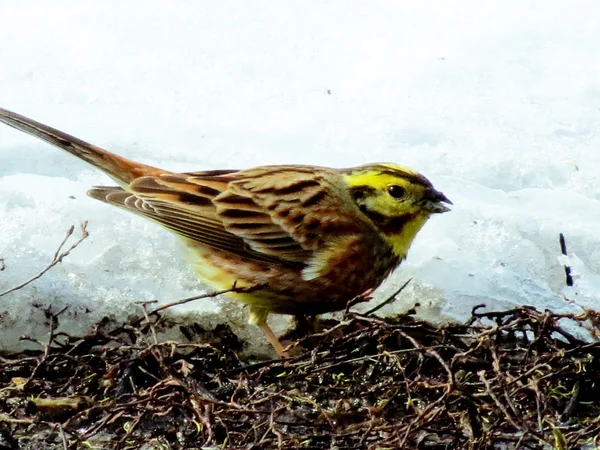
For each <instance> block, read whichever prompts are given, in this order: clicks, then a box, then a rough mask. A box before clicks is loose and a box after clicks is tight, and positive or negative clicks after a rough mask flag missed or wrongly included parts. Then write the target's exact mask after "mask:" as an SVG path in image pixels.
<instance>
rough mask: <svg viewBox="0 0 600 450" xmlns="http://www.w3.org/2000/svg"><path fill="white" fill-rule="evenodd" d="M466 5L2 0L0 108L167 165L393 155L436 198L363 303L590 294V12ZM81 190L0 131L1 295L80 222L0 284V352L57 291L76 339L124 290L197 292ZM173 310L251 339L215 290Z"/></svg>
mask: <svg viewBox="0 0 600 450" xmlns="http://www.w3.org/2000/svg"><path fill="white" fill-rule="evenodd" d="M482 3H483V2H477V1H458V2H453V3H452V6H450V5H449V4H448V3H447V2H445V1H443V0H440V1H426V2H416V3H414V4H409V3H406V2H394V1H375V2H368V3H367V2H359V1H330V2H321V1H316V0H315V1H303V2H297V1H288V2H278V3H275V2H270V1H256V2H245V1H233V0H231V1H223V2H217V3H216V2H207V1H206V2H205V1H200V2H179V3H177V6H176V7H175V6H173V5H171V4H169V3H165V2H159V1H156V0H146V1H143V2H142V1H131V2H125V3H124V2H117V1H108V0H107V1H104V2H77V1H72V0H64V1H62V2H60V3H59V4H56V3H52V4H50V3H46V2H42V1H40V0H37V1H35V2H34V1H31V2H27V3H23V2H16V1H5V2H3V4H2V7H1V9H2V14H0V25H1V26H0V42H1V43H2V44H0V67H2V70H1V71H0V99H1V100H0V102H1V103H0V106H2V107H5V108H8V109H11V110H13V111H16V112H19V113H21V114H24V115H26V116H29V117H32V118H34V119H36V120H38V121H41V122H43V123H47V124H49V125H51V126H54V127H56V128H58V129H61V130H64V131H66V132H68V133H70V134H73V135H75V136H78V137H80V138H82V139H85V140H87V141H89V142H93V143H95V144H97V145H100V146H102V147H105V148H108V149H110V150H112V151H114V152H116V153H118V154H121V155H123V156H126V157H128V158H131V159H134V160H137V161H140V162H145V163H149V164H153V165H157V166H160V167H165V168H169V169H171V170H182V171H192V170H203V169H216V168H244V167H252V166H257V165H262V164H278V163H302V164H315V165H327V166H337V167H347V166H352V165H358V164H363V163H366V162H373V161H391V162H396V163H400V164H403V165H407V166H409V167H411V168H414V169H416V170H419V171H420V172H422V173H424V174H425V175H426V176H428V177H429V178H430V179H431V180H432V182H433V183H434V185H435V186H436V187H437V188H438V189H439V190H441V191H443V192H444V193H445V194H446V195H447V196H448V197H449V198H450V199H451V200H452V201H453V202H454V204H455V206H454V207H453V211H452V212H450V213H447V214H444V215H440V216H436V217H433V218H432V219H431V220H430V222H429V223H428V224H427V225H426V226H425V228H424V229H423V230H422V232H421V233H420V234H419V236H418V237H417V239H416V241H415V243H414V245H413V247H412V249H411V251H410V253H409V257H408V260H407V261H405V263H404V264H403V266H402V267H401V268H400V269H399V270H398V271H396V272H395V274H394V275H393V276H392V277H391V278H390V279H389V280H388V281H387V282H386V284H385V285H384V286H383V287H382V288H381V289H379V290H378V291H377V294H376V297H375V300H373V302H377V301H380V300H381V299H383V298H385V296H386V294H389V293H391V292H393V291H394V290H395V288H396V287H397V286H399V285H400V284H402V283H403V282H404V281H405V280H406V279H407V278H409V277H414V279H413V281H412V283H411V284H409V286H408V287H407V289H406V291H405V292H403V293H402V294H401V295H400V296H399V298H398V300H397V301H396V302H395V303H393V304H392V305H391V306H386V307H385V308H384V309H383V310H382V312H383V313H385V314H393V313H395V312H398V311H404V310H406V309H407V308H409V307H411V306H412V305H413V304H414V303H415V302H419V303H420V305H421V306H420V308H419V312H420V314H422V315H423V316H425V317H428V318H431V319H434V320H448V319H453V320H464V319H465V318H466V317H467V316H468V314H469V312H470V310H471V308H472V307H473V306H474V305H476V304H479V303H486V304H487V306H488V308H490V309H496V308H503V307H510V306H514V305H523V304H528V305H533V306H536V307H538V308H541V309H545V308H548V309H552V310H555V311H578V310H579V309H578V306H577V305H581V306H587V307H592V308H598V307H600V305H599V304H598V302H599V301H600V300H599V299H600V295H599V290H600V246H599V245H598V242H599V241H600V231H599V226H598V224H599V223H600V181H599V177H598V174H599V173H600V59H599V58H598V54H600V29H599V28H598V26H597V17H598V13H599V12H600V6H599V5H598V4H597V3H596V2H593V1H581V2H578V3H576V4H574V3H569V2H565V1H559V0H548V1H543V2H542V1H516V0H510V1H505V2H488V3H486V4H482ZM102 184H112V182H111V181H110V180H109V179H108V178H107V177H105V176H104V175H102V174H101V173H99V172H98V171H97V170H95V169H94V168H91V167H89V166H87V165H85V164H84V163H82V162H80V161H78V160H76V159H75V158H72V157H70V156H69V155H67V154H65V153H64V152H62V151H60V150H58V149H55V148H52V147H50V146H48V145H46V144H43V143H42V142H41V141H38V140H36V139H33V138H31V137H29V136H27V135H25V134H22V133H20V132H17V131H15V130H12V129H10V128H8V127H5V126H1V127H0V230H2V231H1V232H0V258H2V259H3V261H4V265H5V269H4V270H3V271H0V292H3V291H5V290H7V289H10V288H11V287H13V286H15V285H16V284H19V283H20V282H23V281H25V280H27V279H28V278H30V277H32V276H33V275H35V274H36V273H38V272H39V271H40V270H42V269H43V268H44V267H45V266H46V265H47V264H48V263H49V262H50V261H51V260H52V258H53V256H54V252H55V251H56V248H57V246H58V245H59V243H60V242H61V241H62V239H63V237H64V234H65V232H66V230H67V229H68V228H69V227H70V226H71V225H76V226H78V224H80V223H81V222H83V221H85V220H87V221H89V225H88V230H89V232H90V237H89V238H88V239H87V240H85V241H84V242H83V243H82V244H81V245H80V246H79V247H78V248H77V249H75V250H74V251H73V253H72V254H70V255H69V256H68V257H67V258H66V259H65V260H64V261H63V262H62V263H61V264H58V265H57V266H56V267H54V268H53V269H52V270H50V271H49V272H48V273H47V274H46V275H44V277H42V278H41V279H39V280H37V281H35V282H34V283H32V284H30V285H28V286H27V287H26V288H24V289H21V290H19V291H17V292H14V293H12V294H9V295H6V296H3V297H0V347H1V348H4V349H17V348H20V347H22V346H23V345H25V343H23V342H22V341H19V339H18V338H19V336H21V335H29V336H31V337H34V338H37V339H45V338H46V336H47V332H48V324H47V319H46V318H45V316H44V312H43V309H44V308H51V310H52V311H54V312H57V311H60V310H61V309H62V308H63V307H64V306H67V305H68V309H67V310H66V311H65V312H63V313H62V314H61V315H60V330H64V331H68V332H70V333H74V334H77V333H85V332H87V331H89V330H90V325H91V324H92V323H94V322H96V321H97V320H99V319H101V318H102V317H104V316H106V315H111V316H113V317H115V318H117V319H118V320H122V319H124V318H126V317H127V316H128V315H130V314H136V313H139V308H140V307H139V305H136V303H135V302H137V301H141V300H152V299H157V300H158V301H159V302H160V303H167V302H171V301H175V300H177V299H180V298H184V297H187V296H191V295H195V294H198V293H201V292H203V291H205V290H207V288H206V287H205V286H203V285H201V284H199V283H198V282H197V281H196V279H195V278H194V276H193V275H192V274H191V273H190V270H189V268H188V267H187V265H186V263H185V260H184V258H183V254H182V252H181V251H180V249H179V248H178V244H177V243H176V241H175V239H174V238H172V237H171V236H170V235H169V234H168V233H167V232H166V231H164V230H162V229H160V228H159V227H157V226H156V225H154V224H152V223H150V222H147V221H144V220H143V219H141V218H138V217H134V216H133V215H131V214H127V213H126V212H121V211H118V210H116V209H114V208H112V209H111V208H110V207H108V206H107V205H104V204H102V203H101V202H97V201H95V200H93V199H90V198H87V197H86V195H85V192H86V190H87V189H88V188H89V187H90V186H93V185H102ZM561 232H562V233H564V234H565V236H566V239H567V246H568V249H569V255H570V256H569V257H568V258H562V257H560V247H559V241H558V235H559V233H561ZM75 235H77V230H76V232H75ZM75 237H76V236H75ZM565 261H568V262H569V263H570V264H572V265H573V271H574V276H575V286H574V287H573V288H569V289H566V288H565V283H564V269H563V266H562V264H563V263H564V262H565ZM0 267H1V264H0ZM565 296H568V298H570V299H572V300H575V301H576V303H577V305H573V304H571V303H569V302H566V301H565V299H564V297H565ZM371 306H372V305H367V307H371ZM177 312H178V313H179V314H181V320H194V321H200V322H201V323H203V324H208V325H214V324H216V323H218V322H227V323H230V324H233V326H234V329H235V330H236V331H238V332H240V333H249V334H250V336H252V337H251V338H250V339H254V337H256V336H259V338H258V339H257V341H262V337H260V335H259V334H258V333H257V332H255V330H252V329H249V328H248V327H246V326H245V325H244V322H245V313H246V312H245V311H244V310H243V309H240V307H239V306H238V305H237V304H234V303H233V302H228V301H220V300H216V301H212V300H201V301H198V302H194V303H189V304H186V305H184V306H181V307H179V308H178V309H177ZM274 323H275V324H276V328H277V329H278V330H281V329H282V328H283V327H284V326H285V325H286V323H287V321H285V320H284V321H278V320H277V319H275V320H274Z"/></svg>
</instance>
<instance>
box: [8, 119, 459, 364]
mask: <svg viewBox="0 0 600 450" xmlns="http://www.w3.org/2000/svg"><path fill="white" fill-rule="evenodd" d="M0 122H3V123H5V124H7V125H9V126H11V127H13V128H16V129H18V130H21V131H23V132H25V133H27V134H30V135H33V136H36V137H38V138H40V139H42V140H44V141H46V142H48V143H50V144H53V145H55V146H57V147H60V148H62V149H64V150H66V151H67V152H69V153H71V154H72V155H74V156H77V157H78V158H80V159H82V160H84V161H86V162H88V163H90V164H92V165H93V166H96V167H97V168H99V169H100V170H102V171H103V172H105V173H106V174H107V175H108V176H110V177H111V178H112V179H113V180H114V181H115V182H116V183H117V184H118V185H119V186H118V187H117V186H111V187H103V186H101V187H94V188H92V189H91V190H89V191H88V195H90V196H91V197H93V198H95V199H98V200H101V201H103V202H106V203H108V204H111V205H114V206H118V207H120V208H122V209H125V210H128V211H131V212H133V213H136V214H138V215H140V216H143V217H146V218H148V219H150V220H153V221H154V222H156V223H158V224H160V225H162V226H163V227H165V228H166V229H168V230H170V231H172V232H173V233H175V234H176V235H178V236H179V238H180V239H182V240H183V242H184V244H185V248H186V250H187V254H188V257H189V260H190V262H191V264H192V265H193V268H194V269H195V271H196V272H197V273H198V275H199V277H200V279H201V280H202V281H204V282H205V283H206V284H208V285H211V286H212V287H213V288H216V289H223V290H225V289H231V288H232V287H234V286H235V290H234V291H232V292H230V293H229V294H228V295H229V297H232V298H234V299H236V300H239V301H242V302H244V303H246V304H248V305H249V306H250V318H249V322H250V323H252V324H254V325H257V326H259V327H260V328H261V329H262V330H263V331H264V332H265V334H266V336H267V338H268V340H269V342H270V343H271V344H272V345H273V347H274V348H275V350H276V351H277V353H278V354H279V355H280V356H282V357H283V356H285V352H284V348H283V346H282V345H281V343H280V342H279V340H278V338H277V337H276V336H275V334H274V333H273V331H272V330H271V329H270V328H269V326H268V325H267V316H268V315H269V313H278V314H292V315H297V316H301V315H306V316H314V315H318V314H322V313H326V312H332V311H339V310H342V309H344V308H345V307H346V305H347V303H348V302H349V301H351V300H353V299H355V298H358V297H360V296H361V295H366V294H365V293H369V292H372V291H373V290H374V289H375V288H377V287H378V286H379V285H380V284H381V283H382V282H383V281H384V280H385V279H386V278H387V277H388V275H390V273H391V272H392V271H393V270H394V269H395V268H396V267H397V266H398V265H399V264H400V263H401V262H402V260H404V259H405V258H406V254H407V252H408V249H409V247H410V245H411V243H412V242H413V239H414V238H415V236H416V234H417V233H418V232H419V230H420V229H421V227H422V226H423V225H424V224H425V222H426V221H427V219H428V218H429V217H430V216H431V215H432V214H435V213H443V212H446V211H449V208H448V207H447V206H446V205H444V203H446V204H452V202H451V201H450V200H448V198H447V197H446V196H445V195H444V194H442V193H441V192H439V191H437V190H435V189H434V187H433V186H432V184H431V183H430V182H429V180H428V179H427V178H425V177H424V176H423V175H421V174H419V173H417V172H415V171H413V170H410V169H408V168H406V167H402V166H399V165H396V164H391V163H377V164H367V165H363V166H359V167H352V168H348V169H334V168H329V167H317V166H308V165H280V166H262V167H255V168H252V169H246V170H229V169H227V170H210V171H203V172H189V173H177V172H171V171H168V170H163V169H159V168H156V167H152V166H148V165H145V164H141V163H138V162H135V161H130V160H128V159H125V158H123V157H121V156H118V155H116V154H114V153H111V152H109V151H107V150H104V149H102V148H100V147H96V146H94V145H92V144H89V143H87V142H85V141H82V140H81V139H78V138H76V137H73V136H70V135H68V134H66V133H63V132H61V131H58V130H56V129H54V128H51V127H49V126H46V125H43V124H41V123H39V122H36V121H34V120H32V119H29V118H27V117H24V116H22V115H20V114H16V113H13V112H11V111H8V110H5V109H1V108H0Z"/></svg>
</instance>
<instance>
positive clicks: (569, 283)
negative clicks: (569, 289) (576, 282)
mask: <svg viewBox="0 0 600 450" xmlns="http://www.w3.org/2000/svg"><path fill="white" fill-rule="evenodd" d="M558 241H559V242H560V251H561V253H562V254H563V255H565V256H567V243H566V241H565V235H564V234H562V233H560V234H559V237H558ZM565 276H566V282H567V286H573V276H572V275H571V268H570V267H569V266H567V265H565Z"/></svg>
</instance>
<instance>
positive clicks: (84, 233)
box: [0, 221, 89, 297]
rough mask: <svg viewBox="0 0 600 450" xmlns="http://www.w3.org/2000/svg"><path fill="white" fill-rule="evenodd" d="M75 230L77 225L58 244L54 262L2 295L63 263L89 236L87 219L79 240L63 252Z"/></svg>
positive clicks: (13, 290)
mask: <svg viewBox="0 0 600 450" xmlns="http://www.w3.org/2000/svg"><path fill="white" fill-rule="evenodd" d="M74 230H75V226H71V228H69V230H68V231H67V234H66V236H65V238H64V239H63V241H62V242H61V244H60V245H59V246H58V249H56V252H55V253H54V258H53V259H52V262H51V263H50V264H49V265H48V266H47V267H46V268H45V269H44V270H42V271H41V272H40V273H38V274H37V275H36V276H34V277H33V278H30V279H29V280H27V281H25V282H24V283H21V284H20V285H18V286H15V287H14V288H12V289H9V290H8V291H5V292H2V293H0V297H3V296H5V295H8V294H10V293H11V292H15V291H18V290H19V289H23V288H24V287H25V286H27V285H28V284H30V283H33V282H34V281H35V280H37V279H39V278H41V277H43V276H44V275H45V274H46V272H48V271H49V270H50V269H52V268H53V267H54V266H56V265H57V264H59V263H61V262H62V260H63V259H65V258H66V257H67V256H69V254H70V253H71V252H72V251H73V250H75V249H76V248H77V246H78V245H79V244H81V243H82V242H83V241H84V240H85V239H86V238H87V237H88V236H89V233H88V231H87V221H85V222H83V223H82V224H81V237H80V238H79V239H78V240H77V242H75V243H74V244H73V245H71V247H69V248H68V249H67V250H65V251H64V252H62V253H61V251H62V249H63V247H64V246H65V244H66V243H67V241H68V240H69V238H70V237H71V236H72V235H73V231H74Z"/></svg>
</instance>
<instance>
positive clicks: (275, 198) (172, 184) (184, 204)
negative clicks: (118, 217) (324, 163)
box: [90, 166, 354, 265]
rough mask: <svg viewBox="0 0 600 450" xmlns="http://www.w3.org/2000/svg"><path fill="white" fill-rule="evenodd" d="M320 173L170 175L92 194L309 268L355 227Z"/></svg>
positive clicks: (242, 250)
mask: <svg viewBox="0 0 600 450" xmlns="http://www.w3.org/2000/svg"><path fill="white" fill-rule="evenodd" d="M319 170H326V169H319ZM323 175H324V174H321V175H319V174H318V173H317V174H315V170H314V168H303V167H298V166H272V167H264V168H259V169H251V170H247V171H214V172H194V173H189V174H172V173H169V174H163V175H161V176H158V177H156V176H149V177H141V178H138V179H136V180H134V181H132V182H131V184H130V185H129V186H128V187H127V190H123V189H120V188H95V189H92V190H91V191H90V195H91V196H92V197H94V198H98V199H100V200H103V201H105V202H107V203H111V204H114V205H117V206H120V207H122V208H124V209H127V210H129V211H132V212H135V213H137V214H140V215H142V216H145V217H147V218H149V219H152V220H154V221H156V222H158V223H160V224H161V225H162V226H164V227H165V228H167V229H169V230H171V231H173V232H175V233H177V234H179V235H182V236H184V237H186V238H188V239H192V240H195V241H198V242H200V243H203V244H205V245H208V246H210V247H213V248H217V249H221V250H226V251H229V252H232V253H234V254H237V255H240V256H243V257H245V258H251V259H255V260H260V261H269V262H279V263H284V264H291V265H295V264H301V265H306V264H310V261H311V260H312V259H313V257H314V256H315V253H319V252H320V251H321V250H322V249H324V248H325V246H326V245H325V244H326V243H330V242H331V241H332V240H334V239H335V238H334V237H333V236H340V235H343V234H345V233H347V232H348V231H349V230H350V229H351V227H352V224H353V223H354V221H353V220H351V217H349V216H348V217H346V216H345V215H344V214H343V213H341V212H340V205H339V197H338V196H337V195H336V193H335V192H334V191H332V187H331V186H329V185H328V183H327V182H326V178H324V177H323Z"/></svg>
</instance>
